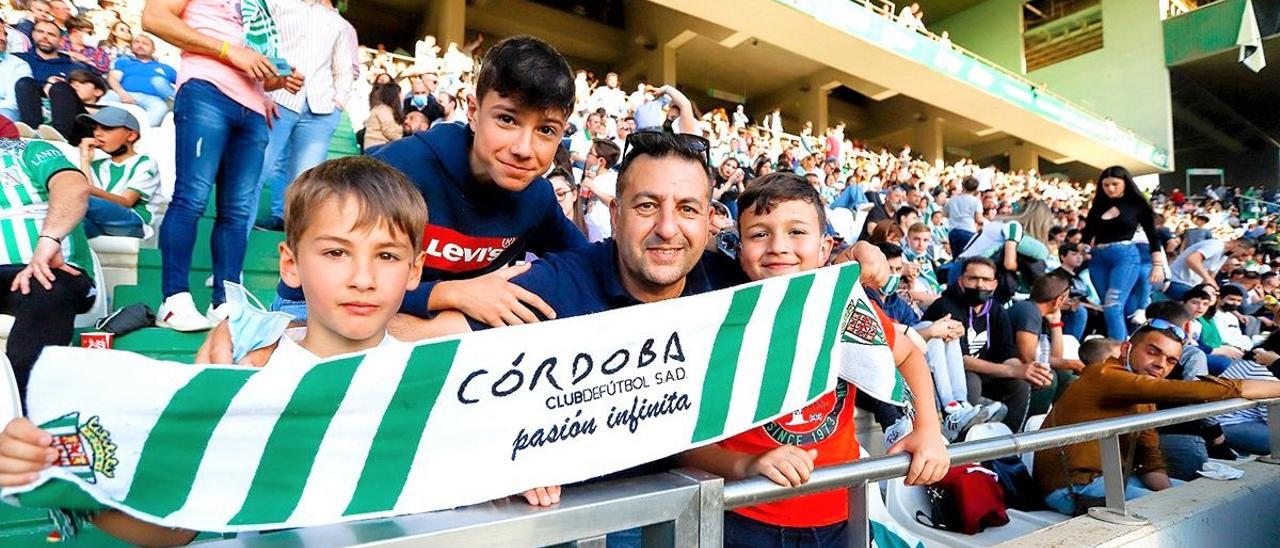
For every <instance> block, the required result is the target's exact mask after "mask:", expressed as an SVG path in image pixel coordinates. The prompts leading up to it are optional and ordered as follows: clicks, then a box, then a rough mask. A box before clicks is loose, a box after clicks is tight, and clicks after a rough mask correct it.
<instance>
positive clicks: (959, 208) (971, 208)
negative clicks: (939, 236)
mask: <svg viewBox="0 0 1280 548" xmlns="http://www.w3.org/2000/svg"><path fill="white" fill-rule="evenodd" d="M980 184H981V183H979V182H978V179H976V178H974V177H965V179H964V182H963V183H961V185H962V189H963V192H961V193H960V194H959V195H956V196H952V197H951V199H950V200H947V208H946V211H947V224H948V225H949V229H948V232H947V241H948V243H950V244H951V256H952V257H957V258H958V257H960V253H961V252H963V251H964V248H965V246H966V245H968V243H969V240H971V239H973V237H974V236H976V235H977V234H978V227H979V226H980V225H982V224H983V223H985V222H986V220H987V219H986V218H985V217H983V215H982V201H981V200H979V199H978V196H977V194H978V187H979V185H980Z"/></svg>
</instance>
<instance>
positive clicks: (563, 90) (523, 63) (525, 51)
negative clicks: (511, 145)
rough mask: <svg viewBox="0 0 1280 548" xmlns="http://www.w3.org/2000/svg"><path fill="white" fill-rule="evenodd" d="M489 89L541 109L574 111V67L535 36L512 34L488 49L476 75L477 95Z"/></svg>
mask: <svg viewBox="0 0 1280 548" xmlns="http://www.w3.org/2000/svg"><path fill="white" fill-rule="evenodd" d="M490 91H494V92H497V94H498V95H501V96H503V97H506V98H508V99H511V100H513V101H515V102H516V103H517V104H519V105H521V106H525V107H530V108H535V109H538V110H548V109H554V110H558V111H560V112H562V113H564V114H565V115H568V114H569V113H570V112H573V102H574V99H575V95H576V93H577V92H576V88H575V87H574V83H573V70H572V69H570V68H569V62H568V61H566V60H565V58H564V56H563V55H560V52H558V51H556V49H555V48H553V47H551V45H550V44H548V43H546V42H543V41H542V40H539V39H537V38H534V37H532V36H512V37H510V38H507V39H505V40H502V41H501V42H498V43H497V44H494V45H493V47H492V48H489V51H486V52H485V54H484V58H483V59H482V60H481V61H480V73H479V74H478V75H476V98H477V99H479V100H481V101H483V100H484V97H485V95H486V94H488V93H489V92H490Z"/></svg>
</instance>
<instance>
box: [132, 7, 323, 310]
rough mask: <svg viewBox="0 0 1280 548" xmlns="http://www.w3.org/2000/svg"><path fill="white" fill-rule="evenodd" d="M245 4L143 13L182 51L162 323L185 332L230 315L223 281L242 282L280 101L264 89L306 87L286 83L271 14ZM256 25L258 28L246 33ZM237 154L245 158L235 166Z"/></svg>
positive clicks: (164, 238)
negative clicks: (194, 259) (211, 216)
mask: <svg viewBox="0 0 1280 548" xmlns="http://www.w3.org/2000/svg"><path fill="white" fill-rule="evenodd" d="M247 1H249V2H252V0H247ZM235 6H236V5H234V4H228V3H225V2H220V1H218V0H152V1H150V2H147V4H146V7H145V8H143V12H142V26H143V30H145V31H147V32H149V33H151V34H154V35H155V36H156V37H158V38H160V39H162V40H164V41H166V42H168V43H170V44H174V45H176V46H178V47H179V48H181V49H182V67H181V70H179V72H178V84H179V89H178V92H177V94H176V95H175V97H174V126H175V131H176V140H175V147H174V148H175V152H176V153H175V156H176V159H177V171H176V179H177V186H176V187H175V188H174V194H173V200H172V201H171V202H170V204H169V208H168V210H167V212H166V214H165V217H164V222H163V224H162V225H161V227H160V254H161V257H162V259H163V263H162V267H163V268H162V280H163V281H162V292H163V295H164V302H163V303H162V304H161V305H160V310H159V311H158V313H157V319H156V325H158V326H160V327H169V328H172V329H176V330H179V331H200V330H204V329H208V328H210V327H211V326H212V325H213V323H212V321H211V319H210V318H212V319H213V320H217V319H221V318H223V317H225V315H226V314H227V313H228V310H227V308H226V307H225V306H223V304H224V303H225V301H226V294H225V292H224V286H223V282H224V281H231V282H238V281H239V280H240V272H241V270H242V269H243V266H244V257H245V249H246V246H247V244H248V242H247V238H245V233H246V232H247V231H248V230H249V226H250V225H251V224H252V223H253V219H252V212H251V210H250V207H251V206H252V204H254V203H256V198H255V197H254V196H253V193H254V189H255V187H256V184H257V181H258V177H259V175H261V172H262V158H263V152H262V151H263V150H265V148H266V143H267V116H272V115H273V113H272V112H271V110H272V109H273V108H274V102H272V101H271V99H270V98H269V97H267V95H266V93H265V91H264V90H273V89H279V88H282V87H283V88H286V89H289V90H290V91H297V90H299V89H301V85H302V82H301V80H300V79H299V78H298V77H297V76H296V75H291V76H289V77H287V78H286V77H281V76H280V75H279V74H278V72H277V70H276V67H275V65H274V64H273V63H272V61H271V59H270V58H271V57H276V56H277V54H278V52H277V51H276V50H275V47H274V42H275V40H276V39H277V38H276V36H277V30H276V27H275V23H274V22H273V21H272V20H271V16H270V12H269V11H268V10H265V9H256V10H255V9H236V7H235ZM253 6H254V4H253V3H250V4H249V6H248V8H252V7H253ZM242 7H245V6H242ZM258 7H259V8H261V7H262V6H258ZM247 29H254V32H252V33H248V34H246V32H245V31H246V30H247ZM231 154H234V155H235V160H234V161H228V160H226V158H225V156H227V155H231ZM215 185H216V186H217V188H218V195H217V200H218V203H217V211H216V217H215V220H214V225H213V238H212V240H211V245H212V248H213V253H212V255H213V292H212V295H211V298H210V300H209V308H208V311H207V313H206V314H208V315H207V316H205V315H201V314H200V311H199V310H197V309H196V305H195V301H194V299H193V298H192V296H191V292H190V285H189V280H190V273H191V254H192V251H193V250H194V247H195V240H196V224H197V222H198V220H199V219H200V216H201V215H203V214H204V211H205V204H206V203H207V202H208V199H209V194H210V193H211V192H212V191H213V188H214V186H215Z"/></svg>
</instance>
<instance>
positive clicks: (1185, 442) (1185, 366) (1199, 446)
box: [1146, 301, 1235, 481]
mask: <svg viewBox="0 0 1280 548" xmlns="http://www.w3.org/2000/svg"><path fill="white" fill-rule="evenodd" d="M1146 316H1147V320H1148V321H1151V320H1164V321H1167V322H1169V323H1171V324H1173V325H1177V326H1179V327H1182V328H1183V331H1185V332H1186V333H1187V334H1188V335H1191V333H1192V332H1191V331H1190V330H1189V329H1190V327H1191V325H1192V324H1193V319H1194V318H1193V316H1192V312H1191V310H1190V307H1189V306H1188V305H1186V304H1183V303H1180V302H1178V301H1160V302H1157V303H1152V304H1151V306H1148V307H1147V311H1146ZM1208 375H1209V365H1208V361H1207V359H1206V356H1205V353H1204V351H1203V350H1201V349H1200V346H1199V345H1197V344H1196V341H1195V340H1194V338H1193V337H1191V336H1189V337H1188V338H1187V340H1186V341H1185V342H1184V343H1183V345H1182V356H1181V357H1179V358H1178V365H1176V366H1174V368H1173V371H1171V372H1170V373H1169V378H1171V379H1176V380H1184V381H1194V380H1198V379H1199V378H1200V377H1204V376H1208ZM1159 433H1160V451H1161V452H1162V453H1164V456H1165V459H1164V460H1165V464H1167V465H1169V476H1170V477H1172V478H1174V479H1180V480H1183V481H1191V480H1193V479H1196V477H1197V474H1196V471H1198V470H1200V469H1201V468H1203V467H1204V463H1205V462H1206V461H1208V459H1209V458H1210V456H1212V457H1213V458H1224V457H1227V458H1229V459H1234V458H1235V457H1234V455H1233V454H1232V453H1231V451H1230V449H1228V448H1227V446H1226V441H1227V440H1226V437H1225V436H1223V433H1222V427H1221V426H1219V425H1218V423H1217V421H1215V420H1213V419H1201V420H1198V421H1194V422H1188V423H1182V424H1172V425H1169V426H1165V427H1162V428H1160V429H1159Z"/></svg>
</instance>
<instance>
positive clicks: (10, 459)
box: [0, 417, 58, 487]
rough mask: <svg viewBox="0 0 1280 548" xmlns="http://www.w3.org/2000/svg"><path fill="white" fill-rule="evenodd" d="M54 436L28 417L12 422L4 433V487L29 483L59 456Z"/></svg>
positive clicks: (0, 451) (0, 472)
mask: <svg viewBox="0 0 1280 548" xmlns="http://www.w3.org/2000/svg"><path fill="white" fill-rule="evenodd" d="M52 443H53V437H52V436H50V435H49V433H48V432H45V431H44V430H41V429H39V428H36V425H35V424H32V423H31V421H29V420H27V419H26V418H24V417H19V418H16V419H13V420H12V421H9V424H8V425H7V426H5V427H4V431H3V432H0V487H16V486H18V485H26V484H28V483H31V482H33V481H35V480H36V478H38V477H40V475H39V474H38V472H40V471H41V470H44V469H45V468H48V467H49V466H50V465H52V464H53V461H54V460H56V459H57V458H58V450H57V449H54V448H53V447H50V445H51V444H52Z"/></svg>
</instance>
